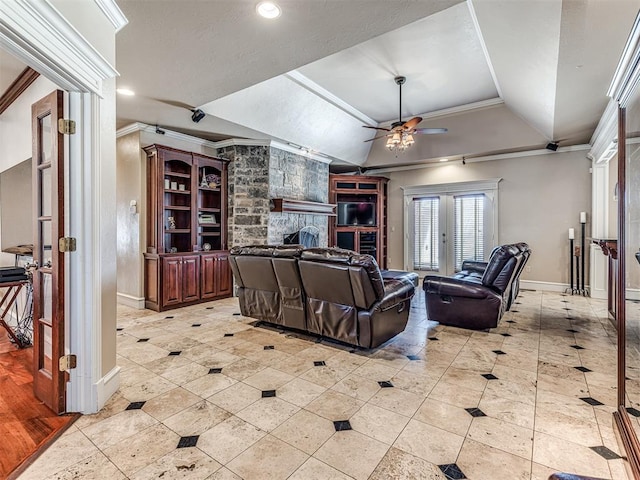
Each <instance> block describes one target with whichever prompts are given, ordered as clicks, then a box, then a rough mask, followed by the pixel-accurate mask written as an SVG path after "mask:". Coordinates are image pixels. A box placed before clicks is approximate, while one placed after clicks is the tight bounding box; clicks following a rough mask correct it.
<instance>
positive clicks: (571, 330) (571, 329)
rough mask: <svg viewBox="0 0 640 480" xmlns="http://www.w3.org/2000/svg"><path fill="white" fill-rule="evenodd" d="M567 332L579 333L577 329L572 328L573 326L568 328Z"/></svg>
mask: <svg viewBox="0 0 640 480" xmlns="http://www.w3.org/2000/svg"><path fill="white" fill-rule="evenodd" d="M567 332H571V333H580V332H579V331H578V330H574V329H573V328H568V329H567Z"/></svg>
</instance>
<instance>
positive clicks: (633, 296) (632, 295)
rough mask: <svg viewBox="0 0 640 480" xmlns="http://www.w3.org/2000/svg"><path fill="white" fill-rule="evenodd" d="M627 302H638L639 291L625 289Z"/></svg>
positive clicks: (639, 298)
mask: <svg viewBox="0 0 640 480" xmlns="http://www.w3.org/2000/svg"><path fill="white" fill-rule="evenodd" d="M627 300H640V289H637V288H627Z"/></svg>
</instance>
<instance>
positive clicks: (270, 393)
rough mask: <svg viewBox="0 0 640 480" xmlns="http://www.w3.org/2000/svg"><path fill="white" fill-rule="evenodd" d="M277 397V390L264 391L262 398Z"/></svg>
mask: <svg viewBox="0 0 640 480" xmlns="http://www.w3.org/2000/svg"><path fill="white" fill-rule="evenodd" d="M275 396H276V391H275V390H263V391H262V398H269V397H275Z"/></svg>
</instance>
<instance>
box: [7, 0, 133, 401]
mask: <svg viewBox="0 0 640 480" xmlns="http://www.w3.org/2000/svg"><path fill="white" fill-rule="evenodd" d="M95 1H96V3H97V4H98V6H99V7H100V8H101V9H102V11H103V13H105V16H106V17H107V18H108V19H109V20H110V21H111V23H112V25H113V26H114V31H113V35H114V38H113V41H114V42H115V33H116V31H117V30H118V29H119V28H121V27H122V26H124V24H126V18H125V17H124V15H122V12H120V10H119V9H118V7H117V5H116V4H115V2H114V1H113V0H95ZM118 13H119V14H118ZM0 47H2V48H4V49H5V50H7V51H9V52H11V53H12V54H13V55H15V56H16V57H18V58H19V59H21V60H22V61H23V62H24V63H26V64H27V65H28V66H30V67H31V68H33V69H34V70H36V71H37V72H39V73H40V74H41V75H43V76H44V77H46V78H48V79H49V80H51V81H52V82H53V83H55V84H56V85H58V86H59V87H60V88H61V89H63V90H66V91H67V92H68V93H69V95H68V100H69V101H68V109H69V110H68V114H69V117H68V118H71V119H73V120H75V121H76V134H75V135H71V136H66V140H67V141H68V145H65V147H66V151H67V152H68V154H67V157H66V158H65V171H66V172H67V173H66V175H67V177H66V179H65V193H64V195H65V214H66V221H65V225H64V231H65V235H66V236H72V237H76V238H77V240H78V241H77V251H76V252H74V253H69V254H66V256H67V262H68V263H67V265H68V270H67V272H68V273H67V275H66V278H65V285H66V287H67V288H66V292H67V296H66V298H65V305H66V307H65V310H66V311H65V321H66V325H67V327H66V328H67V330H66V338H65V349H66V350H67V351H66V353H74V354H76V355H77V359H78V367H77V368H76V369H74V370H71V371H70V382H69V384H68V385H67V406H66V409H67V411H70V412H82V413H93V412H97V411H98V410H99V409H100V408H101V407H102V406H103V405H104V403H105V402H106V400H107V399H108V398H109V396H110V395H111V394H112V393H113V392H115V390H117V388H118V386H119V377H118V371H119V370H118V368H117V367H115V368H113V369H112V370H111V371H110V372H108V373H107V374H106V375H104V376H103V375H102V364H103V357H102V340H103V334H104V332H103V329H102V323H103V319H102V310H101V305H102V302H103V299H102V288H101V285H100V284H101V282H102V281H103V280H104V278H103V277H104V276H103V274H102V269H103V268H102V267H103V258H102V257H101V255H100V247H101V234H100V233H101V228H100V227H101V215H100V205H101V203H100V202H101V198H100V196H101V192H100V185H101V184H100V182H99V181H98V179H99V173H100V165H101V160H102V159H101V141H105V140H106V141H110V140H111V137H110V136H109V135H108V134H107V138H106V139H103V138H102V132H101V128H100V127H101V107H103V101H104V99H105V95H104V92H103V89H104V87H105V85H107V83H105V82H107V81H108V82H109V87H110V88H111V87H112V85H113V80H110V79H113V78H114V77H116V76H117V72H116V70H115V68H114V67H113V66H112V65H111V64H110V63H109V62H107V61H106V60H105V59H104V58H103V57H102V56H101V55H100V53H99V52H98V51H97V50H96V49H95V48H94V47H93V46H92V45H91V44H90V43H89V42H88V41H87V40H86V39H85V38H84V37H83V36H82V35H80V33H78V31H77V30H76V29H75V28H74V27H73V26H72V25H71V24H70V23H69V22H68V21H67V20H66V19H65V18H64V17H63V16H62V15H61V13H60V12H59V11H58V10H57V9H56V8H55V7H54V6H53V5H52V4H51V3H49V2H48V1H47V0H39V1H37V0H32V1H28V2H27V1H17V0H0ZM107 98H108V101H109V102H114V103H115V97H114V92H112V91H109V94H108V97H107ZM103 108H104V110H106V111H108V110H109V108H107V106H106V105H105V106H104V107H103ZM113 110H115V106H113ZM65 113H67V112H65ZM113 141H114V142H115V132H114V135H113ZM113 282H115V274H114V278H113ZM114 301H115V299H114ZM113 335H114V337H115V332H113Z"/></svg>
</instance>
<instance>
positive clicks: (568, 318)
mask: <svg viewBox="0 0 640 480" xmlns="http://www.w3.org/2000/svg"><path fill="white" fill-rule="evenodd" d="M564 318H566V319H567V320H573V317H564ZM569 331H570V330H567V332H569Z"/></svg>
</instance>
